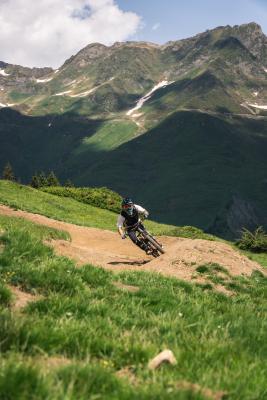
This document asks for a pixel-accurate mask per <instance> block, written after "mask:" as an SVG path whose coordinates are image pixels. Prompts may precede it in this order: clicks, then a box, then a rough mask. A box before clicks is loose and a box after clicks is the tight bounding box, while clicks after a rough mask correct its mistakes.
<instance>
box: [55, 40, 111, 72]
mask: <svg viewBox="0 0 267 400" xmlns="http://www.w3.org/2000/svg"><path fill="white" fill-rule="evenodd" d="M106 50H107V46H105V45H104V44H101V43H90V44H89V45H88V46H86V47H84V48H83V49H82V50H80V51H79V52H78V53H77V54H76V55H74V56H71V57H70V58H69V59H68V60H67V61H65V63H64V64H63V67H64V66H66V65H69V64H73V63H74V64H77V65H78V66H80V67H83V66H84V65H86V64H89V63H90V62H91V61H92V60H94V59H96V58H98V57H101V56H102V55H103V54H104V53H105V51H106Z"/></svg>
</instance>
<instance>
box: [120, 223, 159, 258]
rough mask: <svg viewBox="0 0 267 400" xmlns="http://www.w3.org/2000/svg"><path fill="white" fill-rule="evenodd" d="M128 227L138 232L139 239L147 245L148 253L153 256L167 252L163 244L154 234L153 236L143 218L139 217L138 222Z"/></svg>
mask: <svg viewBox="0 0 267 400" xmlns="http://www.w3.org/2000/svg"><path fill="white" fill-rule="evenodd" d="M127 229H130V230H134V231H135V232H136V237H137V239H138V240H140V241H141V242H143V243H145V244H146V245H147V247H148V253H147V254H149V255H152V256H153V257H159V256H160V255H161V254H164V253H165V250H164V249H163V247H162V245H161V244H160V243H159V242H158V241H157V239H155V238H154V236H152V234H151V233H150V232H148V231H147V230H146V228H145V227H144V225H143V224H142V220H141V219H139V221H138V222H137V223H136V224H134V225H131V226H128V227H127Z"/></svg>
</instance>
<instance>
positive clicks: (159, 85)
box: [126, 81, 173, 116]
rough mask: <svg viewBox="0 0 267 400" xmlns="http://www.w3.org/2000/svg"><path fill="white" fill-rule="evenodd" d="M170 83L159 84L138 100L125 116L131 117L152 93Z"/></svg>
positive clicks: (162, 82)
mask: <svg viewBox="0 0 267 400" xmlns="http://www.w3.org/2000/svg"><path fill="white" fill-rule="evenodd" d="M172 83H173V81H172V82H168V81H161V82H159V83H158V84H157V85H155V86H154V87H153V88H152V89H151V90H150V91H149V92H148V93H147V94H146V95H145V96H143V97H141V99H139V100H138V101H137V104H136V106H135V107H134V108H132V109H131V110H129V111H127V113H126V115H128V116H130V115H132V114H133V113H134V112H135V111H137V110H139V109H140V108H142V107H143V105H144V103H145V102H146V101H148V100H149V99H150V98H151V96H152V94H153V93H154V92H156V91H157V90H158V89H161V88H163V87H166V86H168V85H171V84H172Z"/></svg>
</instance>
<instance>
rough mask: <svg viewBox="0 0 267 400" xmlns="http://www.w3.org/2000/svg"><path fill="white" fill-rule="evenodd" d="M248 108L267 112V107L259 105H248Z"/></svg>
mask: <svg viewBox="0 0 267 400" xmlns="http://www.w3.org/2000/svg"><path fill="white" fill-rule="evenodd" d="M248 106H250V107H254V108H258V109H259V110H267V106H259V105H258V104H250V103H248Z"/></svg>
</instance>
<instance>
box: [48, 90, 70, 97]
mask: <svg viewBox="0 0 267 400" xmlns="http://www.w3.org/2000/svg"><path fill="white" fill-rule="evenodd" d="M71 92H72V90H66V92H61V93H56V94H53V96H64V95H65V94H68V93H71Z"/></svg>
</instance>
